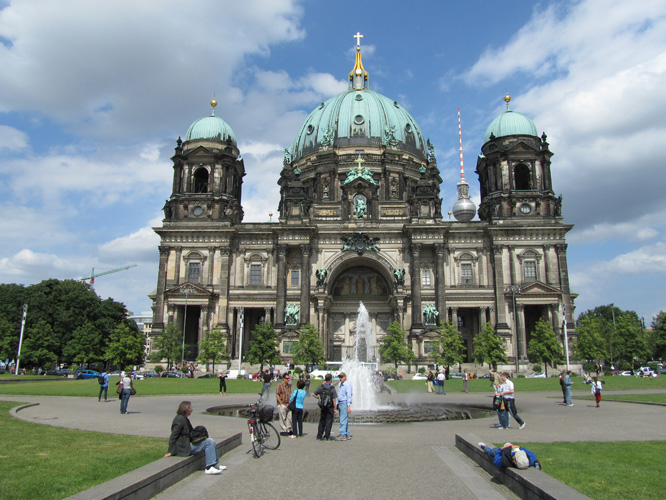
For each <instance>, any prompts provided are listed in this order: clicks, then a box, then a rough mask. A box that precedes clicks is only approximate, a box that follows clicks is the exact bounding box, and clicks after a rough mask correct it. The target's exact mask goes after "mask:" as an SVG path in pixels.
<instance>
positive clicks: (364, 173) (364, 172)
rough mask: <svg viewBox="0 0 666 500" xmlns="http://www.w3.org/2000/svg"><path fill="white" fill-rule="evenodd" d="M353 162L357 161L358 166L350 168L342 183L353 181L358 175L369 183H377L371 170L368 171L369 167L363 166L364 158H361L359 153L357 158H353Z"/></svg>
mask: <svg viewBox="0 0 666 500" xmlns="http://www.w3.org/2000/svg"><path fill="white" fill-rule="evenodd" d="M354 162H356V163H358V166H357V167H355V168H352V169H351V170H350V171H349V173H348V174H347V178H346V179H345V182H344V185H345V186H346V185H347V184H349V183H350V182H352V181H355V180H356V179H358V178H359V177H360V178H361V179H364V180H365V181H367V182H369V183H370V184H373V185H375V186H376V185H377V183H376V182H375V180H374V179H373V178H372V172H370V169H369V168H368V167H364V166H363V163H365V160H364V159H363V158H361V155H358V158H357V159H356V160H354Z"/></svg>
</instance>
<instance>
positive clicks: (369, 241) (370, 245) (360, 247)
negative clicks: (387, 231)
mask: <svg viewBox="0 0 666 500" xmlns="http://www.w3.org/2000/svg"><path fill="white" fill-rule="evenodd" d="M340 239H341V240H342V243H343V245H342V251H343V252H345V251H347V250H353V251H354V252H356V253H357V254H359V255H363V253H364V252H365V251H366V250H367V251H369V252H379V248H377V243H379V238H371V237H370V236H368V235H367V234H363V233H354V234H353V235H352V236H349V237H347V236H342V237H341V238H340Z"/></svg>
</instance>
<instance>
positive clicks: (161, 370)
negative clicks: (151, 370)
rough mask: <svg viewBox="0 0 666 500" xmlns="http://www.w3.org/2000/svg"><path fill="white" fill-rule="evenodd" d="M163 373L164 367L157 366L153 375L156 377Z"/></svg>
mask: <svg viewBox="0 0 666 500" xmlns="http://www.w3.org/2000/svg"><path fill="white" fill-rule="evenodd" d="M163 371H164V367H163V366H162V365H157V366H155V373H157V374H158V375H159V374H160V373H162V372H163Z"/></svg>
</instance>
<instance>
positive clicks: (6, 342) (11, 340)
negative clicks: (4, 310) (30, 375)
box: [0, 317, 20, 360]
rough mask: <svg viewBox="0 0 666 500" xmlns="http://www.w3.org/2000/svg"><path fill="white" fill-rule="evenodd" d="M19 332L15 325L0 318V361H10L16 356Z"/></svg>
mask: <svg viewBox="0 0 666 500" xmlns="http://www.w3.org/2000/svg"><path fill="white" fill-rule="evenodd" d="M19 331H20V327H19V330H17V329H16V325H14V324H13V323H11V322H10V321H8V320H7V319H5V318H2V317H0V360H5V359H11V358H14V357H15V356H16V351H17V349H18V341H19Z"/></svg>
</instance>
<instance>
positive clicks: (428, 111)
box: [0, 0, 666, 324]
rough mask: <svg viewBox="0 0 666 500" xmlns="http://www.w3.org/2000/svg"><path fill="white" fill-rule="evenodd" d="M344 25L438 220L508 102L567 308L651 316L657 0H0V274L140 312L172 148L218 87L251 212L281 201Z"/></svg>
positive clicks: (342, 82)
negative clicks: (282, 175) (541, 156)
mask: <svg viewBox="0 0 666 500" xmlns="http://www.w3.org/2000/svg"><path fill="white" fill-rule="evenodd" d="M357 31H360V32H361V33H362V34H363V35H364V38H363V39H362V42H361V45H362V52H363V62H364V66H365V68H366V70H367V71H368V73H369V75H370V88H372V89H373V90H375V91H377V92H380V93H382V94H384V95H386V96H388V97H390V98H392V99H395V100H397V101H398V102H400V103H401V105H402V106H404V107H405V108H407V109H408V110H409V112H410V113H411V114H412V116H413V117H414V118H415V119H416V121H417V123H418V124H419V125H420V127H421V129H422V131H423V134H424V136H425V137H428V138H430V140H431V141H432V142H433V143H434V144H435V146H436V154H437V160H438V166H439V168H440V170H441V172H442V178H443V180H444V182H443V184H442V195H443V198H444V204H443V212H444V213H446V212H447V211H448V210H450V209H451V206H452V205H453V203H454V202H455V201H456V192H455V184H456V182H457V181H458V177H459V162H458V124H457V108H458V107H460V108H461V113H462V128H463V148H464V155H465V169H466V177H467V180H468V181H469V182H470V185H471V194H472V196H473V198H474V200H475V202H476V203H477V205H478V196H479V189H478V179H477V176H476V174H475V173H474V170H475V167H476V158H477V155H478V153H479V152H480V148H481V145H482V141H483V135H484V132H485V129H486V127H487V126H488V124H489V123H490V122H491V121H492V119H493V118H494V117H495V116H497V114H499V113H500V112H501V111H502V110H503V109H504V102H503V100H502V99H503V97H504V94H505V92H507V91H508V92H509V93H510V94H511V95H512V98H513V100H512V102H511V107H512V109H514V110H517V111H520V112H522V113H525V114H527V115H528V116H530V117H531V118H532V119H533V120H534V123H535V124H536V126H537V129H538V130H539V133H541V132H542V131H545V132H546V134H548V141H549V142H550V145H551V150H552V151H553V152H554V153H555V156H554V157H553V166H552V172H553V184H554V189H555V191H556V193H557V194H562V195H563V197H564V204H563V212H564V216H565V222H566V223H570V224H575V227H574V229H573V230H572V231H571V232H570V233H569V238H568V243H569V247H568V262H569V267H570V278H571V284H572V288H573V290H574V291H575V292H577V293H579V294H580V296H579V298H578V300H577V302H576V313H577V314H578V313H581V312H583V311H585V310H586V309H589V308H593V307H595V306H597V305H601V304H608V303H611V302H613V303H615V304H616V305H617V306H618V307H621V308H622V309H631V310H635V311H637V312H638V314H639V316H643V317H644V318H645V320H646V323H648V324H649V323H650V322H651V318H652V316H654V315H655V314H657V313H658V312H659V311H660V310H663V309H666V287H665V286H664V278H665V277H666V238H665V234H666V227H665V222H664V221H665V220H666V202H665V201H664V196H663V192H664V188H665V187H666V181H665V177H666V170H665V169H664V160H663V158H664V155H663V153H662V151H661V149H662V144H663V137H664V136H665V132H666V130H665V129H666V121H665V120H664V119H663V115H664V112H665V111H666V92H664V88H666V3H664V2H663V1H653V0H643V1H642V2H640V3H635V2H626V1H615V0H581V1H559V2H533V1H505V2H487V1H480V0H479V1H476V0H467V1H460V2H454V1H425V0H423V1H416V2H404V1H394V0H383V1H367V2H359V3H352V2H324V1H316V0H305V1H295V0H293V1H290V0H244V1H243V2H237V1H231V0H225V1H219V0H217V1H215V0H210V1H203V0H201V1H196V0H195V1H192V2H189V3H188V4H187V5H186V6H185V5H184V4H183V3H182V2H177V1H175V0H159V1H158V0H142V1H141V2H136V1H133V0H116V1H114V2H90V1H86V0H57V1H56V0H17V1H2V0H0V67H1V68H2V71H1V72H0V158H2V160H1V161H0V193H1V194H2V195H1V196H0V209H1V210H2V213H3V217H1V218H0V234H2V236H3V238H2V245H1V246H0V282H3V283H24V284H31V283H37V282H39V281H41V280H43V279H47V278H59V279H65V278H78V277H82V276H85V275H86V274H87V273H89V272H90V269H91V268H93V267H94V268H95V269H96V271H104V270H108V269H112V268H116V267H120V266H123V265H126V264H136V265H137V267H135V268H132V269H130V270H127V271H122V272H119V273H115V274H111V275H108V276H105V277H100V278H99V279H98V280H96V283H95V287H96V291H97V293H98V294H99V295H100V296H102V297H103V298H106V297H108V296H111V297H113V298H114V299H116V300H119V301H122V302H124V303H125V304H126V305H127V306H128V308H129V309H130V310H132V311H134V312H136V313H139V312H141V311H148V310H150V301H149V300H148V298H147V294H148V293H150V292H151V291H152V290H154V288H155V285H156V280H157V260H158V253H157V245H158V243H159V240H158V238H157V237H156V235H155V234H154V233H153V231H152V229H151V228H152V227H155V226H159V225H160V224H161V218H162V212H161V208H162V206H163V204H164V200H165V199H167V198H168V197H169V195H170V193H171V180H172V164H171V162H170V161H169V158H170V156H171V155H172V154H173V148H174V147H175V145H176V143H175V141H176V139H177V138H178V137H179V136H184V135H185V132H186V131H187V128H188V127H189V125H190V124H191V123H192V122H193V121H194V120H196V119H198V118H200V117H202V116H205V115H207V114H209V112H210V107H209V105H208V102H209V101H210V99H211V97H212V96H213V94H214V95H215V96H216V98H217V100H218V102H219V105H218V107H217V115H218V116H221V117H222V118H223V119H224V120H225V121H226V122H227V123H228V124H229V125H230V126H231V127H232V128H233V130H234V132H235V134H236V137H237V139H238V142H239V147H240V149H241V152H242V154H243V157H244V159H245V166H246V169H247V176H246V177H245V179H244V185H243V207H244V210H245V220H246V221H264V220H268V213H269V212H273V214H276V213H277V204H278V194H279V189H278V186H277V179H278V175H279V172H280V169H281V167H282V151H283V150H284V148H285V147H288V146H290V145H291V143H292V141H293V139H294V137H295V135H296V133H297V132H298V129H299V127H300V125H301V124H302V122H303V121H304V120H305V118H306V117H307V115H308V114H309V113H310V111H312V109H314V108H315V107H316V106H317V105H318V104H319V103H320V102H322V101H324V100H326V99H328V98H330V97H332V96H334V95H335V94H337V93H338V92H340V91H342V90H344V89H345V88H346V86H347V75H348V73H349V71H350V70H351V69H352V67H353V56H354V47H355V43H356V40H355V39H354V38H353V35H354V34H355V33H356V32H357Z"/></svg>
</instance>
